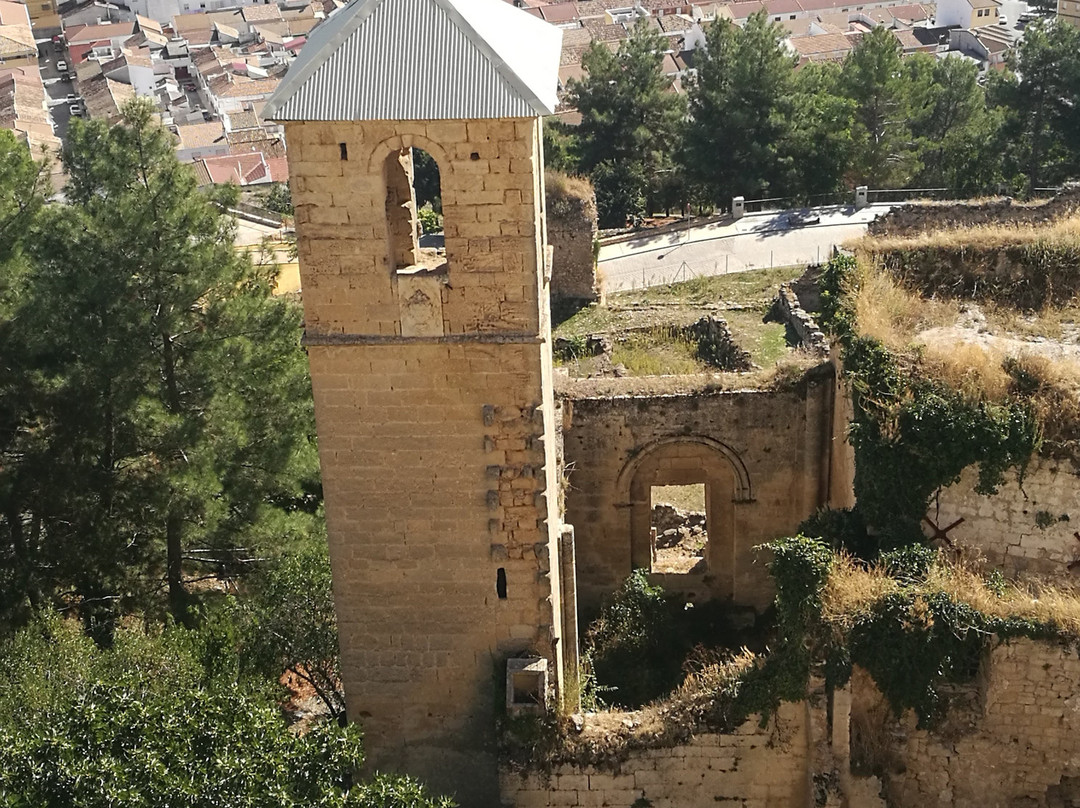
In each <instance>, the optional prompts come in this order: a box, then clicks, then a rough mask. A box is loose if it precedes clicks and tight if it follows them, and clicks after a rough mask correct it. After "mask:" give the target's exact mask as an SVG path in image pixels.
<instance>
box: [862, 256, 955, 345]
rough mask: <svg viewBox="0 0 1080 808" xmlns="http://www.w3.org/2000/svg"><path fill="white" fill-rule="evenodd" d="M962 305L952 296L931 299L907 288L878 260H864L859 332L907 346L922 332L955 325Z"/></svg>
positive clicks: (890, 343)
mask: <svg viewBox="0 0 1080 808" xmlns="http://www.w3.org/2000/svg"><path fill="white" fill-rule="evenodd" d="M959 316H960V306H959V304H957V303H956V302H955V301H951V300H928V299H926V298H924V297H922V296H921V295H919V294H917V293H916V292H913V291H911V290H910V289H907V288H905V287H904V286H903V285H902V284H901V283H900V282H898V281H897V280H896V279H894V278H893V277H892V276H891V275H889V274H888V273H887V272H885V271H884V270H883V269H881V268H880V267H879V266H878V264H877V262H875V261H873V260H868V259H864V260H862V261H860V273H859V279H858V290H857V293H856V297H855V318H856V322H857V323H858V328H859V332H860V333H862V334H864V335H866V336H868V337H873V338H875V339H878V340H880V341H881V342H882V343H884V344H885V345H886V346H888V347H889V348H892V349H894V350H901V351H902V350H906V349H907V348H909V347H910V346H911V343H912V341H913V340H914V339H915V337H916V336H917V335H918V334H919V332H921V331H924V330H926V329H927V328H934V327H936V326H943V325H951V324H952V323H955V322H956V320H957V319H958V318H959Z"/></svg>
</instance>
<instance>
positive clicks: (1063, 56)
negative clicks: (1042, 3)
mask: <svg viewBox="0 0 1080 808" xmlns="http://www.w3.org/2000/svg"><path fill="white" fill-rule="evenodd" d="M1009 59H1010V62H1009V64H1010V66H1011V67H1012V68H1013V69H1014V70H1015V73H1014V74H1012V75H1009V76H1006V77H1004V78H1001V79H997V80H995V81H994V82H993V84H992V85H991V98H992V101H993V102H994V103H996V104H997V105H998V106H999V107H1001V108H1002V112H1003V114H1004V117H1005V129H1004V135H1005V138H1004V142H1006V143H1007V144H1008V149H1007V152H1006V163H1007V169H1008V170H1010V173H1011V174H1015V175H1020V176H1023V178H1024V181H1025V185H1026V188H1027V190H1028V192H1029V193H1030V192H1031V191H1033V190H1034V189H1035V188H1037V187H1039V186H1041V185H1045V184H1048V183H1058V182H1061V181H1062V180H1064V179H1067V178H1068V177H1070V176H1072V175H1075V173H1076V172H1077V171H1078V170H1080V29H1077V28H1075V27H1074V26H1072V25H1069V24H1068V23H1066V22H1060V21H1050V22H1044V21H1037V22H1035V23H1032V24H1031V25H1029V26H1028V27H1027V28H1026V29H1025V31H1024V38H1023V40H1021V43H1020V47H1019V48H1018V49H1017V50H1016V51H1014V52H1012V53H1010V55H1009Z"/></svg>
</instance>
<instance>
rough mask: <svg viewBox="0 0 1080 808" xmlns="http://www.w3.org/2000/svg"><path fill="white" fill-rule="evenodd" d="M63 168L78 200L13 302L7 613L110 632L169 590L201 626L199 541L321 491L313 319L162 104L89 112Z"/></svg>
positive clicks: (0, 555) (213, 542)
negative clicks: (250, 237) (216, 189)
mask: <svg viewBox="0 0 1080 808" xmlns="http://www.w3.org/2000/svg"><path fill="white" fill-rule="evenodd" d="M64 162H65V166H66V167H67V170H68V174H69V178H70V179H69V183H68V186H67V189H66V196H67V199H68V202H69V204H67V205H55V206H48V207H47V208H45V209H43V210H41V212H40V213H39V214H38V215H37V216H36V218H35V219H34V221H33V222H30V223H29V231H30V238H28V240H27V248H26V249H27V254H28V258H29V261H30V266H29V268H28V269H27V271H26V272H25V273H23V275H22V277H21V279H20V282H19V283H18V284H17V286H15V287H14V288H12V289H11V290H9V293H8V296H7V300H6V302H5V307H4V314H5V320H4V323H3V329H4V334H5V342H6V347H7V348H8V349H9V350H8V351H5V354H6V355H8V356H15V357H18V362H19V364H18V365H17V366H16V367H13V368H11V367H9V368H7V369H6V372H7V373H8V374H9V381H8V383H6V384H5V385H4V386H3V387H2V388H0V394H2V395H3V401H2V403H0V411H4V412H7V413H10V415H9V417H8V418H7V425H6V429H5V435H6V437H5V439H4V440H3V442H0V447H2V448H3V450H4V457H3V461H2V462H0V497H2V501H0V561H2V563H3V564H4V567H5V573H4V574H5V575H6V576H8V578H9V580H12V581H13V582H14V583H15V584H17V586H16V587H15V588H13V589H6V590H5V592H4V597H3V603H2V604H0V606H2V607H3V609H4V610H5V612H6V613H7V614H8V615H9V616H12V615H13V614H14V611H16V610H18V609H19V608H25V606H26V605H27V604H34V605H39V604H43V603H46V602H48V601H49V600H50V599H55V601H56V602H57V603H58V604H60V605H73V604H74V605H78V606H79V607H80V610H81V613H83V614H84V615H85V616H87V618H88V619H89V620H91V621H94V620H97V619H105V630H106V631H107V630H108V624H109V620H110V619H111V617H112V616H115V614H116V613H117V610H118V608H119V607H120V606H121V605H124V606H126V607H135V606H151V605H153V604H155V603H158V602H159V599H158V594H159V593H160V592H161V591H162V589H163V588H164V589H166V590H167V592H168V605H169V608H170V609H171V611H172V613H173V614H174V615H175V616H176V617H177V618H178V619H181V620H186V619H188V617H189V597H188V592H187V590H186V588H185V585H184V577H183V570H184V564H185V562H186V560H187V558H186V557H187V556H190V554H191V552H192V551H193V550H213V551H214V552H215V554H216V555H218V556H222V555H227V553H228V550H229V549H230V548H235V547H237V546H251V544H252V543H253V542H256V541H258V540H259V538H260V535H262V536H274V535H277V534H278V533H280V532H281V530H282V529H283V525H284V523H285V522H286V521H287V519H288V517H289V513H290V512H293V511H296V510H298V509H301V508H304V507H308V502H309V501H310V500H313V499H314V500H317V498H318V483H317V476H316V463H315V456H314V451H313V445H312V444H313V439H312V435H313V431H314V430H313V425H312V417H311V404H310V388H309V382H308V379H307V372H306V362H305V358H304V355H303V352H302V349H301V347H300V345H299V336H300V329H299V321H300V313H299V311H298V309H297V308H296V307H295V306H294V305H293V304H291V303H289V302H286V301H283V300H279V299H276V298H274V297H272V295H271V288H272V283H273V280H274V277H273V267H257V268H256V267H253V266H252V265H251V263H250V261H249V260H248V259H247V258H246V257H244V256H240V255H238V254H237V253H236V252H235V251H234V250H233V248H232V236H233V224H232V221H231V219H229V218H228V217H227V216H225V215H223V213H222V212H221V209H220V207H219V206H217V205H216V204H215V201H216V200H215V199H213V198H209V197H207V196H205V195H204V194H202V193H200V192H199V191H198V190H197V188H196V186H195V180H194V177H193V175H192V173H191V172H190V170H189V169H188V168H187V167H184V166H181V165H180V164H179V163H178V162H177V160H176V158H175V156H174V154H173V149H172V142H171V138H170V136H169V134H168V132H167V131H166V130H164V129H163V128H162V127H161V126H160V125H159V124H158V123H157V122H156V121H155V119H154V118H153V116H152V112H151V109H150V107H149V106H148V105H146V104H144V103H132V104H131V105H129V106H127V107H126V108H125V110H124V120H123V122H122V123H121V124H120V125H117V126H114V127H111V128H110V127H108V126H107V125H105V124H104V123H103V122H101V121H92V122H89V123H82V122H76V123H75V124H74V125H73V126H72V130H71V134H70V139H69V146H68V148H67V150H66V151H65V153H64ZM106 618H108V619H106Z"/></svg>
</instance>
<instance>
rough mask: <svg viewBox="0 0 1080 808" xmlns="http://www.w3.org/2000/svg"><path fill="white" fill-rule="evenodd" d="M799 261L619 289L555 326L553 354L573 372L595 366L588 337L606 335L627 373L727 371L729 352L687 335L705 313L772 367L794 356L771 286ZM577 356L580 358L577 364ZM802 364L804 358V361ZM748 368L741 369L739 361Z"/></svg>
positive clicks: (616, 360) (757, 359)
mask: <svg viewBox="0 0 1080 808" xmlns="http://www.w3.org/2000/svg"><path fill="white" fill-rule="evenodd" d="M799 271H800V269H799V268H796V267H788V268H778V269H761V270H753V271H750V272H739V273H733V274H731V275H719V276H713V277H702V278H694V279H692V280H689V281H683V282H680V283H673V284H669V285H665V286H660V287H655V288H651V289H648V290H643V291H634V292H619V293H616V294H613V295H610V296H609V297H608V300H607V303H606V305H604V306H600V305H593V306H589V307H587V308H584V309H581V310H580V311H578V312H576V313H575V314H573V315H572V316H570V317H569V318H568V319H566V320H565V321H563V322H561V323H559V324H558V325H557V326H556V328H555V329H554V332H553V336H554V337H555V339H556V340H557V342H558V344H559V346H560V347H561V350H557V351H556V361H557V362H559V363H561V364H569V365H571V368H570V370H571V374H572V375H575V376H588V375H591V374H594V373H595V372H596V370H597V369H596V368H595V367H594V364H595V363H592V362H589V361H582V360H583V359H584V360H588V359H589V358H590V357H591V354H590V353H589V352H588V350H587V344H586V343H587V340H586V337H589V336H594V335H607V336H609V338H610V340H611V344H612V347H613V352H612V357H611V361H612V363H613V364H621V365H623V366H624V367H625V368H626V370H627V372H628V373H629V374H630V375H634V376H649V375H678V374H695V373H707V372H710V371H711V372H716V371H717V370H721V371H723V370H732V369H735V368H733V367H732V365H731V364H730V362H729V361H728V360H729V359H730V358H731V357H728V356H727V354H726V353H724V352H721V353H720V354H717V353H716V352H715V351H711V350H710V347H712V346H711V344H703V342H702V340H700V339H699V338H697V337H696V336H694V335H693V334H691V333H690V332H691V331H692V328H691V327H692V326H693V325H694V324H695V323H697V322H698V321H699V320H700V319H701V318H702V316H703V315H706V316H715V317H720V318H723V319H724V320H726V321H727V323H728V325H729V327H730V329H731V332H732V336H733V338H734V342H735V345H736V346H737V347H738V348H739V349H742V350H745V351H746V352H747V353H748V354H749V358H750V361H751V362H752V363H753V364H755V365H758V366H759V367H762V368H767V369H773V368H774V367H775V366H776V365H777V363H778V362H782V361H784V360H787V359H791V358H796V359H797V358H798V357H797V352H795V351H794V349H793V347H792V345H791V344H790V343H789V341H788V334H787V329H786V328H785V326H784V325H783V324H782V323H778V322H773V321H771V320H769V319H768V318H767V315H768V312H769V310H770V306H771V304H772V302H773V300H774V299H775V296H776V289H777V287H778V286H779V284H780V283H782V282H783V281H787V280H791V278H792V277H795V276H796V275H798V273H799ZM575 363H577V365H575ZM804 364H806V363H804ZM744 370H745V368H744Z"/></svg>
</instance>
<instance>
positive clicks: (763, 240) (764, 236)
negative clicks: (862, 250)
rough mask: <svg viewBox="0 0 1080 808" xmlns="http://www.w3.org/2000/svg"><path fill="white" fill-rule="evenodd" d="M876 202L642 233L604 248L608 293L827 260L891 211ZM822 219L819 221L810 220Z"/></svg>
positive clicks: (602, 266) (602, 258) (602, 264)
mask: <svg viewBox="0 0 1080 808" xmlns="http://www.w3.org/2000/svg"><path fill="white" fill-rule="evenodd" d="M889 207H890V206H889V205H871V206H869V207H867V208H864V209H863V210H860V211H857V212H856V211H855V210H853V209H852V208H850V207H829V208H815V209H813V210H812V211H802V212H801V213H802V214H803V222H804V223H801V224H800V223H798V222H797V221H793V220H792V216H791V214H790V213H789V212H787V211H772V212H768V213H755V214H748V215H747V216H745V217H744V218H742V219H739V220H738V221H732V220H730V219H725V220H723V221H720V222H714V223H712V224H705V225H699V226H697V227H693V228H691V229H689V230H681V231H677V232H671V233H662V234H659V235H643V236H641V237H640V238H635V239H632V240H630V241H624V242H620V243H618V244H610V245H607V246H604V247H602V248H601V249H600V257H599V265H600V271H601V273H602V274H603V278H604V288H605V289H606V290H607V291H609V292H618V291H624V290H629V289H641V288H643V287H647V286H659V285H661V284H665V283H671V282H673V281H682V280H689V279H691V278H695V277H698V276H703V275H723V274H726V273H728V272H744V271H746V270H748V269H760V268H761V267H770V266H777V267H779V266H790V265H792V264H808V263H813V262H815V261H820V260H826V259H828V258H829V256H830V255H831V254H832V249H833V247H834V246H836V245H839V244H843V243H844V242H845V241H847V240H848V239H852V238H856V237H858V236H861V235H863V234H864V233H865V232H866V225H867V224H868V223H869V222H871V221H873V220H874V219H875V218H877V217H878V216H880V215H881V214H883V213H885V212H886V211H887V210H889ZM815 218H816V219H819V222H818V223H817V224H808V223H805V222H806V221H808V220H810V221H812V220H814V219H815Z"/></svg>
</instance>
